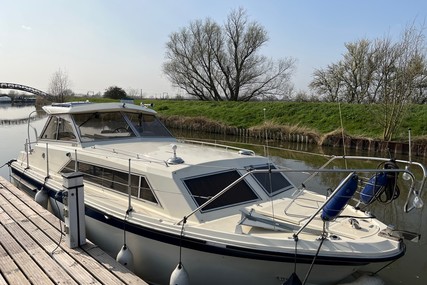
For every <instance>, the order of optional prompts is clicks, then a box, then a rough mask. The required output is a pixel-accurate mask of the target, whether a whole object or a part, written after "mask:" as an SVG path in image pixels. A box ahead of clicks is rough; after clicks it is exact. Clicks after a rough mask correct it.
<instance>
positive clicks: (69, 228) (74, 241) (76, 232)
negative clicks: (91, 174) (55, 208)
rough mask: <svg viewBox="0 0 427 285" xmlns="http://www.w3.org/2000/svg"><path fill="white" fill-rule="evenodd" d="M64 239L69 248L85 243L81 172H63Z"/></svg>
mask: <svg viewBox="0 0 427 285" xmlns="http://www.w3.org/2000/svg"><path fill="white" fill-rule="evenodd" d="M62 177H63V179H64V180H63V183H64V184H63V185H64V193H63V204H64V222H65V241H66V243H67V245H68V246H69V247H70V248H75V247H78V246H80V245H83V244H85V243H86V229H85V205H84V186H83V173H81V172H73V173H64V174H63V175H62Z"/></svg>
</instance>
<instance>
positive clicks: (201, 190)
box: [184, 170, 260, 212]
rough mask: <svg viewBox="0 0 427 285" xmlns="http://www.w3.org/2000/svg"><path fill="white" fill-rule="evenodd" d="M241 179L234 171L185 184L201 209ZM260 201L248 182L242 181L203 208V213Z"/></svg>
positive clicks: (202, 177)
mask: <svg viewBox="0 0 427 285" xmlns="http://www.w3.org/2000/svg"><path fill="white" fill-rule="evenodd" d="M239 178H240V174H239V173H238V172H237V171H236V170H232V171H226V172H220V173H214V174H210V175H206V176H198V177H192V178H189V179H185V180H184V184H185V186H186V187H187V189H188V191H189V192H190V194H191V197H192V198H193V200H194V202H195V203H196V205H197V207H199V206H201V205H203V203H205V202H206V201H208V200H209V199H211V198H212V197H213V196H215V195H216V194H218V193H219V192H220V191H221V190H223V189H224V188H226V187H227V186H229V185H230V184H231V183H233V182H234V181H236V180H237V179H239ZM259 199H260V198H259V197H258V195H257V194H256V193H255V192H254V191H253V190H252V188H251V187H250V186H249V185H248V184H247V183H246V181H245V180H241V181H240V182H238V183H237V184H236V185H234V186H233V187H232V188H230V189H229V190H228V191H227V192H225V193H224V194H222V195H221V196H219V197H218V198H217V199H216V200H214V201H213V202H211V203H210V204H208V205H206V206H205V207H203V208H202V209H201V211H202V212H206V211H210V210H217V209H221V208H226V207H231V206H235V205H240V204H244V203H248V202H254V201H257V200H259Z"/></svg>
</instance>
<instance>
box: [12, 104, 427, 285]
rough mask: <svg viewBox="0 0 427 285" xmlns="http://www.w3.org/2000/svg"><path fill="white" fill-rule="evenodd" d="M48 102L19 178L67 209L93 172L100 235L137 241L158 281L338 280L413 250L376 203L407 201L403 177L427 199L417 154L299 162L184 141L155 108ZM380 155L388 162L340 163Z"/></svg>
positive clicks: (132, 245) (90, 195)
mask: <svg viewBox="0 0 427 285" xmlns="http://www.w3.org/2000/svg"><path fill="white" fill-rule="evenodd" d="M43 109H44V111H45V112H46V113H47V115H48V118H47V121H46V124H45V126H44V128H43V130H42V131H41V133H40V135H39V136H37V138H36V140H35V141H31V140H30V136H29V137H28V140H27V143H26V148H25V150H23V151H22V152H21V153H20V154H19V155H18V157H17V159H16V161H13V162H11V163H10V167H11V175H12V178H13V179H12V180H13V182H14V183H15V184H16V185H18V186H19V187H20V188H21V189H25V190H26V191H28V192H29V193H30V194H32V195H35V194H37V193H38V192H41V193H44V194H46V196H47V197H48V198H49V204H48V207H49V208H50V209H51V210H52V211H53V212H55V214H56V215H57V216H58V217H60V218H63V214H64V213H63V210H62V208H63V198H64V196H63V192H64V190H63V179H64V175H67V174H69V173H82V175H83V181H84V204H85V223H86V235H87V237H88V239H89V240H91V241H92V242H94V243H95V244H97V245H99V246H100V247H101V248H102V249H103V250H105V251H107V252H108V253H109V254H111V255H113V256H116V255H117V254H118V253H119V252H120V251H121V249H122V248H123V245H126V247H127V249H128V250H129V251H131V252H132V255H131V257H132V262H130V263H129V266H132V269H133V270H134V272H135V273H136V274H137V275H139V276H140V277H142V278H143V279H144V280H145V281H147V282H149V283H150V284H169V283H170V282H171V284H172V283H173V284H178V283H177V281H175V280H172V279H173V278H176V276H177V275H178V278H181V279H180V280H187V281H188V283H189V284H205V285H208V284H215V285H217V284H233V285H235V284H245V285H248V284H257V285H259V284H263V285H270V284H271V285H277V284H298V283H294V282H296V281H294V280H293V278H295V276H297V278H298V279H300V280H301V283H305V284H335V283H336V282H339V281H340V280H342V279H344V278H346V277H347V276H349V275H351V274H352V273H354V272H355V271H356V270H358V269H360V268H361V267H364V266H366V265H374V266H376V268H378V269H379V268H381V266H384V265H385V264H387V263H389V262H392V261H394V260H396V259H398V258H400V257H401V256H403V255H404V253H405V244H404V241H403V238H404V236H403V235H402V234H401V232H399V231H397V230H396V229H393V228H391V227H388V226H387V225H385V224H384V223H382V222H381V221H379V220H377V219H376V218H375V217H374V216H372V215H371V214H370V213H369V212H367V211H365V210H364V208H365V206H367V205H369V204H371V203H375V201H377V200H378V199H386V200H387V201H392V200H393V199H395V198H397V196H398V194H399V193H398V179H399V178H401V177H402V176H403V175H406V177H409V178H408V179H409V182H407V184H408V185H409V187H408V189H405V190H403V189H402V190H401V192H402V193H400V197H401V198H402V197H403V199H406V202H405V206H404V209H403V210H404V211H410V210H412V209H416V208H419V207H421V206H422V202H421V200H420V194H421V191H422V188H423V186H424V180H425V177H426V170H425V168H424V166H423V165H421V164H419V163H416V162H411V161H402V160H390V159H389V158H378V157H375V158H368V157H350V156H344V157H331V159H330V161H329V162H328V163H327V164H325V165H324V166H323V167H321V168H319V169H288V168H283V167H281V166H280V165H275V164H273V163H272V162H271V160H270V159H269V157H265V156H261V155H257V154H255V153H254V152H253V151H251V150H248V149H240V148H236V147H231V146H226V145H220V144H216V143H207V142H196V141H185V140H178V139H176V138H174V137H173V136H172V135H171V133H170V132H169V131H168V130H167V129H166V127H165V126H164V125H163V124H162V123H161V121H160V120H159V118H158V117H157V116H156V112H155V111H154V110H152V109H151V108H148V107H146V106H143V105H134V104H129V103H89V102H70V103H57V104H52V105H51V106H45V107H43ZM368 159H373V160H374V161H376V162H377V163H378V164H380V165H381V167H380V168H375V167H374V168H373V169H366V168H363V169H358V168H349V167H347V168H345V167H342V168H337V167H328V165H330V164H332V163H333V162H335V161H337V160H346V161H352V160H355V161H356V160H363V161H365V160H368ZM405 165H410V166H411V168H406V169H405V167H404V166H405ZM415 167H418V168H419V169H420V171H419V172H420V173H421V176H422V178H421V179H418V180H417V179H415V176H414V174H413V173H412V172H410V169H414V168H415ZM298 173H308V175H307V176H308V177H307V179H306V180H305V181H304V182H303V183H301V181H298V182H295V181H294V180H293V179H292V177H293V176H295V175H294V174H298ZM399 173H400V175H399ZM327 174H328V175H333V176H334V177H335V179H336V180H335V181H337V182H336V183H334V184H335V185H330V186H329V187H330V188H331V191H329V192H328V193H326V192H325V191H323V188H321V187H320V184H319V183H311V184H314V185H311V188H313V189H311V188H310V187H309V185H310V183H309V182H306V181H316V180H315V179H318V177H320V176H323V175H327ZM399 183H400V182H399ZM316 188H318V189H316ZM322 191H323V192H324V193H322ZM404 191H406V192H404ZM301 283H299V284H301ZM181 284H182V283H181Z"/></svg>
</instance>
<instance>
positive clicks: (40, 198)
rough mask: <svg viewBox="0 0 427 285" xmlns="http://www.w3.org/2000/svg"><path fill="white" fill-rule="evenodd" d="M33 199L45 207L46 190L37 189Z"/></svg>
mask: <svg viewBox="0 0 427 285" xmlns="http://www.w3.org/2000/svg"><path fill="white" fill-rule="evenodd" d="M34 200H35V201H36V202H37V203H38V204H39V205H41V206H42V207H43V208H45V209H47V202H48V196H47V192H46V191H44V190H38V191H37V193H36V196H35V197H34Z"/></svg>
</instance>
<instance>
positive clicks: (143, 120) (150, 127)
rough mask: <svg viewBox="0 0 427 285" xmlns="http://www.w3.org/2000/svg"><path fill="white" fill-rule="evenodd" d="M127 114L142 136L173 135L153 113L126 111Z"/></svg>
mask: <svg viewBox="0 0 427 285" xmlns="http://www.w3.org/2000/svg"><path fill="white" fill-rule="evenodd" d="M126 116H127V117H128V118H129V120H130V121H131V122H132V125H133V126H134V127H135V129H136V130H137V131H138V133H139V135H140V136H141V137H171V136H172V135H171V133H170V132H169V131H168V129H167V128H166V127H165V126H164V125H163V124H162V123H161V122H160V120H159V119H158V118H157V117H156V116H154V115H151V114H141V113H139V114H137V113H129V112H128V113H126Z"/></svg>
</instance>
